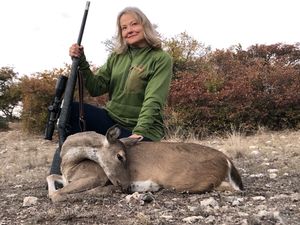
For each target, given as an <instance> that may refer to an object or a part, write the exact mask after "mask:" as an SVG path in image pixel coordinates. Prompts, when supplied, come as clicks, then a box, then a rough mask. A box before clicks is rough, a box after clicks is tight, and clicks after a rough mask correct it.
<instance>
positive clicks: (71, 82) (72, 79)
mask: <svg viewBox="0 0 300 225" xmlns="http://www.w3.org/2000/svg"><path fill="white" fill-rule="evenodd" d="M89 6H90V2H89V1H87V2H86V7H85V10H84V14H83V18H82V22H81V27H80V31H79V36H78V39H77V44H78V45H81V40H82V36H83V32H84V28H85V23H86V19H87V15H88V11H89ZM78 65H79V58H76V57H74V58H72V67H71V74H70V76H69V79H68V83H67V85H66V90H65V94H64V99H63V103H62V107H61V112H60V117H59V120H58V135H59V149H60V148H61V146H62V144H63V143H64V141H65V139H66V137H67V131H66V129H67V128H66V123H67V121H68V119H69V114H70V107H71V104H72V102H73V95H74V90H75V85H76V81H77V70H78Z"/></svg>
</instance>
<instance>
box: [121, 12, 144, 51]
mask: <svg viewBox="0 0 300 225" xmlns="http://www.w3.org/2000/svg"><path fill="white" fill-rule="evenodd" d="M120 26H121V31H122V37H123V39H124V40H125V41H126V43H127V44H128V45H132V46H135V47H145V46H146V45H147V42H146V40H145V37H144V27H143V25H142V24H141V23H140V22H139V21H138V20H137V19H136V17H135V16H134V15H133V14H131V13H125V14H123V15H122V16H121V17H120Z"/></svg>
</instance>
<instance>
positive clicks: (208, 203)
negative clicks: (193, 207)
mask: <svg viewBox="0 0 300 225" xmlns="http://www.w3.org/2000/svg"><path fill="white" fill-rule="evenodd" d="M200 205H201V206H211V207H213V208H216V207H219V203H218V202H217V201H216V200H215V199H214V198H213V197H210V198H208V199H204V200H202V201H201V202H200Z"/></svg>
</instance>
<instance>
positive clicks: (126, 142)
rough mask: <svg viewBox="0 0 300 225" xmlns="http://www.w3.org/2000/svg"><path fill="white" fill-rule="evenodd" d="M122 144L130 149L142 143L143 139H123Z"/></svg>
mask: <svg viewBox="0 0 300 225" xmlns="http://www.w3.org/2000/svg"><path fill="white" fill-rule="evenodd" d="M120 141H121V142H123V144H124V145H125V147H127V148H129V147H131V146H133V145H136V144H137V143H138V142H140V141H141V138H121V139H120Z"/></svg>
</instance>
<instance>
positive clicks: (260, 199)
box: [252, 196, 266, 201]
mask: <svg viewBox="0 0 300 225" xmlns="http://www.w3.org/2000/svg"><path fill="white" fill-rule="evenodd" d="M252 200H254V201H264V200H266V198H265V197H264V196H254V197H252Z"/></svg>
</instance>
